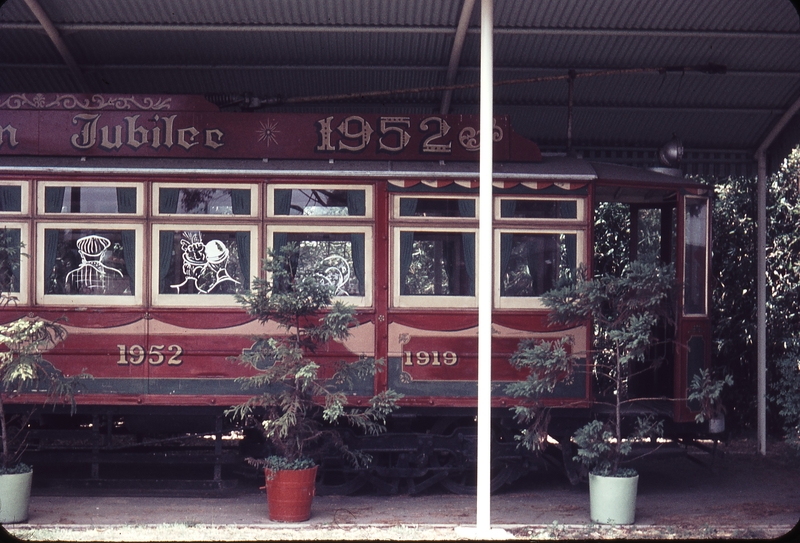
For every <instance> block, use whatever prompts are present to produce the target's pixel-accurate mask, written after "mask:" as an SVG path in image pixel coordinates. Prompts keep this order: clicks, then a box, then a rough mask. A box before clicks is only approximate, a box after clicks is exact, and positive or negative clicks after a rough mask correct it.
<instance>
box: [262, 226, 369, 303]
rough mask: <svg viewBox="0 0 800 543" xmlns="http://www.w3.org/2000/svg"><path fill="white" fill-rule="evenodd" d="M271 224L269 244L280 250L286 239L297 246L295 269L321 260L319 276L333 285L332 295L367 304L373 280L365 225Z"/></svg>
mask: <svg viewBox="0 0 800 543" xmlns="http://www.w3.org/2000/svg"><path fill="white" fill-rule="evenodd" d="M324 230H325V231H324V232H320V231H319V229H314V230H313V231H312V230H311V229H309V228H302V227H297V228H292V229H291V230H289V229H287V228H273V229H272V247H273V249H275V250H279V249H280V248H281V247H283V246H284V245H286V244H288V243H293V244H295V245H296V246H297V247H298V248H299V249H300V255H299V261H298V263H297V273H299V274H301V275H302V274H306V273H310V270H311V269H312V268H316V267H317V265H319V264H320V263H322V264H323V266H324V268H325V271H324V273H323V274H322V275H321V276H320V277H319V279H320V280H321V281H324V282H326V283H327V284H329V285H330V286H331V287H332V288H333V289H334V296H336V297H346V301H347V302H348V303H352V304H354V305H357V306H365V305H370V304H371V303H372V300H371V293H370V289H371V284H372V265H371V262H372V236H371V230H369V229H367V228H350V229H342V228H333V229H331V228H325V229H324Z"/></svg>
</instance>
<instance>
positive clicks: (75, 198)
mask: <svg viewBox="0 0 800 543" xmlns="http://www.w3.org/2000/svg"><path fill="white" fill-rule="evenodd" d="M44 190H45V212H46V213H136V188H135V187H90V186H80V187H56V186H51V187H45V189H44Z"/></svg>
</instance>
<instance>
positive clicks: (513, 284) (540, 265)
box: [501, 233, 577, 296]
mask: <svg viewBox="0 0 800 543" xmlns="http://www.w3.org/2000/svg"><path fill="white" fill-rule="evenodd" d="M576 246H577V235H576V234H525V233H514V234H503V235H502V236H501V253H503V261H504V262H503V273H502V286H501V289H502V290H501V296H541V295H542V294H544V293H545V292H547V291H548V290H550V289H552V288H553V287H554V286H555V285H556V283H557V282H558V279H559V278H560V277H564V276H570V275H571V274H572V273H574V271H575V268H576V259H577V250H576ZM506 255H507V256H506Z"/></svg>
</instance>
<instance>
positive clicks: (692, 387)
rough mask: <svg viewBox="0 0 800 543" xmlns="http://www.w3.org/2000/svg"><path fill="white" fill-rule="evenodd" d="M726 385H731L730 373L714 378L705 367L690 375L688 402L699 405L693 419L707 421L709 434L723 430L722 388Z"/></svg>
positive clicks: (701, 421)
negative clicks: (692, 375)
mask: <svg viewBox="0 0 800 543" xmlns="http://www.w3.org/2000/svg"><path fill="white" fill-rule="evenodd" d="M726 385H727V386H733V377H731V376H730V374H725V375H724V377H723V378H722V379H714V377H713V376H712V375H711V371H710V370H708V369H705V368H704V369H701V370H700V372H699V373H698V374H696V375H695V376H694V377H692V382H691V383H690V384H689V397H688V400H689V402H697V403H699V405H700V411H699V412H698V413H697V415H695V417H694V420H695V422H697V423H698V424H702V423H703V422H705V421H708V432H709V433H710V434H721V433H722V432H724V431H725V405H724V404H723V403H722V389H723V388H724V387H725V386H726Z"/></svg>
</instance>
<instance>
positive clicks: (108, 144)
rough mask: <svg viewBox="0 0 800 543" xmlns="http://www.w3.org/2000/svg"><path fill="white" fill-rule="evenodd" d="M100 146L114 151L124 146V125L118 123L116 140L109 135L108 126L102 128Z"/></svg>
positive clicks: (115, 130) (115, 128) (115, 129)
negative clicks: (112, 139)
mask: <svg viewBox="0 0 800 543" xmlns="http://www.w3.org/2000/svg"><path fill="white" fill-rule="evenodd" d="M100 136H101V137H100V147H102V148H103V149H108V150H109V151H113V150H114V149H119V148H120V147H122V126H120V125H117V126H115V127H114V141H111V140H110V139H109V137H108V126H104V127H102V128H100Z"/></svg>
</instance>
